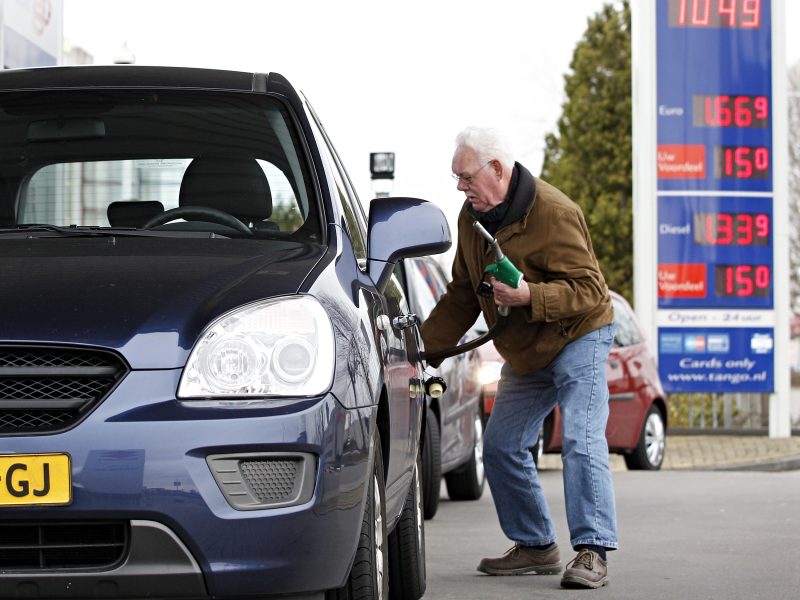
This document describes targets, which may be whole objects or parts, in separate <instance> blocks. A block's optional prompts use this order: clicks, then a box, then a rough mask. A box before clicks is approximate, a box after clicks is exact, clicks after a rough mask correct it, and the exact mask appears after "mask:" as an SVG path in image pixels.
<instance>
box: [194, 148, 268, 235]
mask: <svg viewBox="0 0 800 600" xmlns="http://www.w3.org/2000/svg"><path fill="white" fill-rule="evenodd" d="M178 204H179V206H207V207H209V208H216V209H218V210H221V211H224V212H226V213H228V214H231V215H233V216H235V217H237V218H239V219H241V220H243V221H254V222H256V221H263V220H264V219H268V218H269V217H270V216H271V215H272V195H271V193H270V189H269V182H268V181H267V176H266V175H264V170H263V169H262V168H261V166H260V165H259V164H258V162H257V161H256V159H254V158H251V157H235V156H198V157H197V158H195V159H194V160H192V162H191V163H189V166H188V167H187V169H186V172H185V173H184V174H183V180H182V181H181V189H180V195H179V198H178Z"/></svg>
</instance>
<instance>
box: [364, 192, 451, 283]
mask: <svg viewBox="0 0 800 600" xmlns="http://www.w3.org/2000/svg"><path fill="white" fill-rule="evenodd" d="M368 244H369V247H368V249H367V272H368V273H369V276H370V278H371V279H372V281H373V282H375V286H376V287H377V288H378V289H379V290H380V291H383V290H384V289H386V284H387V283H388V282H389V278H390V277H391V275H392V271H393V270H394V266H395V264H396V263H397V261H398V260H400V259H401V258H410V257H413V256H427V255H429V254H441V253H442V252H446V251H447V250H449V248H450V244H451V237H450V226H449V225H448V223H447V217H445V216H444V213H443V212H442V210H441V209H440V208H439V207H438V206H436V205H435V204H433V203H432V202H428V201H427V200H420V199H418V198H375V199H374V200H373V201H372V202H370V204H369V232H368Z"/></svg>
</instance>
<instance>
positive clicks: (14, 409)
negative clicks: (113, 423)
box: [0, 345, 127, 435]
mask: <svg viewBox="0 0 800 600" xmlns="http://www.w3.org/2000/svg"><path fill="white" fill-rule="evenodd" d="M126 374H127V367H126V365H125V364H124V363H123V362H122V360H121V359H119V358H118V357H117V356H116V355H114V354H112V353H111V352H107V351H104V350H95V349H85V348H66V347H50V346H17V345H4V346H0V435H4V434H5V435H8V434H22V433H53V432H56V431H63V430H64V429H69V428H70V427H72V426H74V425H75V424H77V423H78V422H79V421H80V420H81V419H82V418H83V417H84V416H86V415H87V414H88V413H89V412H90V411H91V410H92V408H94V407H95V406H96V405H97V404H99V403H100V402H102V401H103V399H104V398H105V397H106V396H107V395H108V394H109V392H111V390H112V389H113V388H114V386H115V385H116V384H117V383H118V382H119V381H120V380H121V379H122V378H123V377H124V376H125V375H126Z"/></svg>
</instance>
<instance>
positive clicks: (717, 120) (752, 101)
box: [692, 94, 769, 128]
mask: <svg viewBox="0 0 800 600" xmlns="http://www.w3.org/2000/svg"><path fill="white" fill-rule="evenodd" d="M692 124H693V125H694V126H695V127H760V128H764V127H769V98H767V97H766V96H733V95H715V96H714V95H703V94H697V95H694V96H692Z"/></svg>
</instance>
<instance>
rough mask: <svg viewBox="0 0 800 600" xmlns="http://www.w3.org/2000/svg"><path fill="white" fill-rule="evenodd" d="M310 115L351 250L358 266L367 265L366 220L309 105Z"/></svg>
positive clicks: (345, 174) (331, 146)
mask: <svg viewBox="0 0 800 600" xmlns="http://www.w3.org/2000/svg"><path fill="white" fill-rule="evenodd" d="M309 110H310V111H311V114H312V116H313V117H314V118H313V119H312V121H311V122H312V124H313V126H314V128H315V129H316V130H317V132H318V134H319V137H320V138H321V139H322V142H323V143H321V144H320V145H319V149H320V151H321V152H322V154H323V155H324V157H325V158H326V160H327V161H328V165H329V167H330V170H331V173H332V175H333V180H334V184H335V186H336V193H337V195H338V196H339V201H340V203H341V205H342V210H343V211H344V218H345V222H346V224H347V229H348V232H349V233H350V240H351V242H352V243H353V251H354V252H355V255H356V258H357V259H358V261H359V266H360V267H361V268H362V269H366V267H367V262H366V261H367V241H366V240H367V220H366V217H365V216H364V210H363V208H362V207H361V203H360V202H359V200H358V196H357V195H356V193H355V190H354V188H353V186H352V185H351V184H350V180H349V178H348V176H347V171H345V169H344V167H343V166H342V163H341V161H340V160H339V156H338V155H337V154H336V149H335V148H334V147H333V144H332V143H331V141H330V139H329V138H328V134H327V133H326V132H325V128H324V127H323V126H322V124H321V123H320V122H319V120H318V119H317V116H316V114H315V113H314V111H313V109H311V108H310V107H309Z"/></svg>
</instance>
